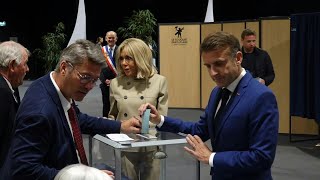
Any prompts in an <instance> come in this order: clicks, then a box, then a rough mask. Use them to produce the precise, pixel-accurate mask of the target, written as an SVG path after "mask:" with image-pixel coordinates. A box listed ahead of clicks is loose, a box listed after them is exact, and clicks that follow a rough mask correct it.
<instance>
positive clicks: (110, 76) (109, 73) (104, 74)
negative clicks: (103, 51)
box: [100, 46, 118, 89]
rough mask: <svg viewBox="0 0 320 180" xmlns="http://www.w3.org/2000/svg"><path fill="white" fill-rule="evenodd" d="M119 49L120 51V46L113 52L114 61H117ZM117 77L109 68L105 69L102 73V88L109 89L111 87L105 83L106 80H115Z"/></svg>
mask: <svg viewBox="0 0 320 180" xmlns="http://www.w3.org/2000/svg"><path fill="white" fill-rule="evenodd" d="M117 49H118V46H116V47H115V49H114V51H113V61H115V58H116V52H117ZM115 77H116V76H115V75H114V74H113V72H112V70H111V69H110V68H109V67H108V66H107V67H105V68H102V69H101V73H100V80H101V84H100V87H102V88H108V89H109V87H108V86H107V85H106V84H105V81H106V79H113V78H115Z"/></svg>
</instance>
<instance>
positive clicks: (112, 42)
mask: <svg viewBox="0 0 320 180" xmlns="http://www.w3.org/2000/svg"><path fill="white" fill-rule="evenodd" d="M105 40H106V42H107V43H108V44H107V45H106V46H103V47H102V52H103V53H104V56H105V59H106V62H107V65H108V66H106V67H105V68H102V70H101V73H100V80H101V84H100V89H101V94H102V103H103V109H102V115H103V117H108V114H109V110H110V100H109V96H110V90H109V85H110V81H111V79H113V78H115V77H116V76H117V71H116V68H115V67H116V64H115V57H116V51H117V48H118V46H117V45H116V43H117V40H118V37H117V33H116V32H114V31H108V32H107V33H106V39H105Z"/></svg>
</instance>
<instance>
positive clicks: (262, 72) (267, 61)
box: [241, 48, 275, 86]
mask: <svg viewBox="0 0 320 180" xmlns="http://www.w3.org/2000/svg"><path fill="white" fill-rule="evenodd" d="M242 53H243V60H242V63H241V66H242V67H244V68H245V69H246V70H249V71H250V73H251V74H252V76H253V77H254V78H256V77H260V78H262V79H264V81H265V84H266V86H269V85H270V84H271V83H272V82H273V80H274V77H275V74H274V70H273V65H272V61H271V58H270V56H269V54H268V52H267V51H264V50H262V49H260V48H254V51H253V53H252V54H251V55H252V56H249V54H248V53H245V52H244V50H243V48H242ZM251 63H253V64H251Z"/></svg>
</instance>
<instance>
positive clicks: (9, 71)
mask: <svg viewBox="0 0 320 180" xmlns="http://www.w3.org/2000/svg"><path fill="white" fill-rule="evenodd" d="M29 55H30V52H29V50H28V49H26V48H25V47H23V46H22V45H21V44H19V43H16V42H14V41H6V42H2V43H1V44H0V99H1V103H0V140H1V148H0V169H2V166H3V163H4V161H5V158H6V156H7V153H8V149H9V147H10V139H11V136H12V131H13V127H14V124H15V123H14V121H15V117H16V112H17V110H18V107H19V104H20V96H19V91H18V87H19V86H20V85H22V83H23V79H24V76H25V75H26V72H28V71H29V68H28V65H27V62H28V57H29Z"/></svg>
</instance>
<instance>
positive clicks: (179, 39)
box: [171, 26, 188, 45]
mask: <svg viewBox="0 0 320 180" xmlns="http://www.w3.org/2000/svg"><path fill="white" fill-rule="evenodd" d="M174 28H175V34H174V35H175V36H176V38H172V39H171V43H172V44H174V45H185V44H187V43H188V39H187V38H182V31H183V30H184V27H179V26H176V27H174Z"/></svg>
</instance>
